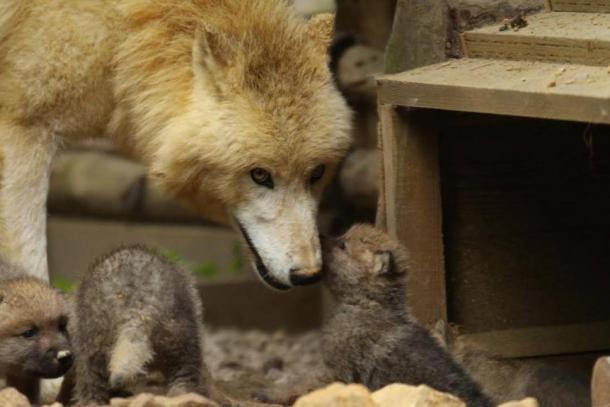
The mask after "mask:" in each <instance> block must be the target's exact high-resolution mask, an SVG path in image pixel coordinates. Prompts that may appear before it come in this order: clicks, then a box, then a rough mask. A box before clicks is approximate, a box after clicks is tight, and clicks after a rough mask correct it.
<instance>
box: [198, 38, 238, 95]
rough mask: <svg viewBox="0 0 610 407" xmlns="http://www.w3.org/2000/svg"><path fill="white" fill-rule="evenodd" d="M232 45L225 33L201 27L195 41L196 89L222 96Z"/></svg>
mask: <svg viewBox="0 0 610 407" xmlns="http://www.w3.org/2000/svg"><path fill="white" fill-rule="evenodd" d="M231 49H232V46H231V41H229V40H228V39H227V38H225V36H224V35H223V34H220V33H215V32H212V31H210V30H207V29H199V30H197V32H196V33H195V40H194V41H193V74H194V77H195V89H196V90H197V91H203V92H205V93H206V94H207V95H208V96H209V95H216V96H218V97H220V96H222V87H221V84H222V83H223V78H224V76H225V70H226V68H227V58H226V57H227V54H228V53H229V52H231Z"/></svg>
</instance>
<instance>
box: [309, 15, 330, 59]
mask: <svg viewBox="0 0 610 407" xmlns="http://www.w3.org/2000/svg"><path fill="white" fill-rule="evenodd" d="M307 33H308V34H309V36H310V37H311V39H312V40H313V41H314V42H315V43H316V44H317V45H318V46H319V47H320V50H321V51H322V52H324V53H326V52H327V50H328V48H329V47H330V44H331V43H332V41H333V35H334V33H335V15H334V14H331V13H322V14H316V15H315V16H313V17H312V18H311V19H310V20H309V22H308V23H307Z"/></svg>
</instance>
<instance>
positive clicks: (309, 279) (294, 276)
mask: <svg viewBox="0 0 610 407" xmlns="http://www.w3.org/2000/svg"><path fill="white" fill-rule="evenodd" d="M321 278H322V270H320V269H302V268H292V269H290V282H291V283H292V285H309V284H314V283H317V282H318V281H320V279H321Z"/></svg>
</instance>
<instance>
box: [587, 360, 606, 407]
mask: <svg viewBox="0 0 610 407" xmlns="http://www.w3.org/2000/svg"><path fill="white" fill-rule="evenodd" d="M591 399H592V400H591V403H592V406H593V407H603V406H608V405H610V357H603V358H599V359H597V362H596V363H595V368H594V369H593V378H592V380H591Z"/></svg>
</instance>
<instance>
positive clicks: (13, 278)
mask: <svg viewBox="0 0 610 407" xmlns="http://www.w3.org/2000/svg"><path fill="white" fill-rule="evenodd" d="M68 315H69V313H68V304H67V302H66V301H65V300H64V298H63V297H62V296H61V294H59V293H58V292H57V291H56V290H54V289H53V288H51V287H50V286H49V285H48V284H47V283H46V282H44V281H42V280H39V279H37V278H34V277H31V276H29V275H27V274H26V273H25V271H22V270H19V269H17V268H15V267H13V266H10V265H8V264H6V263H4V262H1V261H0V376H5V377H6V384H7V385H8V386H11V387H15V388H17V390H19V391H20V392H21V393H23V394H25V395H26V396H27V397H28V398H29V399H30V402H31V403H33V404H36V403H38V401H39V400H38V398H39V395H40V379H52V378H57V377H60V376H63V375H64V373H66V372H67V371H68V369H70V367H71V365H72V359H73V356H72V348H71V346H70V338H69V335H68V331H67V324H68Z"/></svg>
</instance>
